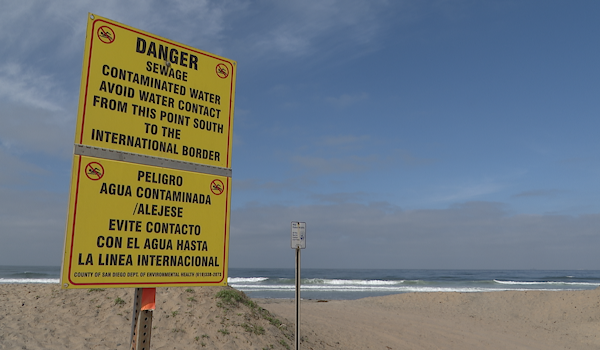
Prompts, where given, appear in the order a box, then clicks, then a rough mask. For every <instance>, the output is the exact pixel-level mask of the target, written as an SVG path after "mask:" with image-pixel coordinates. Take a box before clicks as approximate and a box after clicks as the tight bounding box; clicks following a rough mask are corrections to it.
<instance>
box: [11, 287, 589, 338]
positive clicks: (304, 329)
mask: <svg viewBox="0 0 600 350" xmlns="http://www.w3.org/2000/svg"><path fill="white" fill-rule="evenodd" d="M223 291H224V292H223ZM219 292H221V293H219ZM217 293H219V295H220V297H219V296H217ZM223 295H225V296H229V297H230V299H226V298H225V299H224V298H223ZM231 296H234V297H233V298H231ZM237 296H240V297H239V298H238V297H237ZM132 299H133V289H104V290H98V289H89V290H88V289H82V290H61V289H60V286H59V285H57V284H0V303H1V304H2V311H0V349H127V347H128V345H129V335H130V330H131V321H130V318H131V309H132V306H131V302H132ZM156 301H157V303H156V306H157V309H156V311H155V312H154V322H153V331H152V344H151V348H152V349H259V350H262V349H288V348H289V349H293V344H294V341H293V329H294V326H293V320H294V310H295V308H294V301H293V300H287V299H256V300H251V299H248V298H244V295H243V293H239V292H238V291H236V290H234V289H232V288H229V287H201V288H159V289H157V300H156ZM301 317H302V320H301V335H302V340H303V342H302V346H301V348H302V349H312V350H318V349H382V350H391V349H461V350H468V349H478V350H480V349H491V350H494V349H545V350H548V349H578V350H586V349H599V348H600V339H599V338H598V333H599V332H600V290H591V291H561V292H549V291H543V292H536V291H527V292H519V291H511V292H488V293H407V294H397V295H390V296H385V297H375V298H364V299H359V300H329V301H323V300H303V301H302V305H301Z"/></svg>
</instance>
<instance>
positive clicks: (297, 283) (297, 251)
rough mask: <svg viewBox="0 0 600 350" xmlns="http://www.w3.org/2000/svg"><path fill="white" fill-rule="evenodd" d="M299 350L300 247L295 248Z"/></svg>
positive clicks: (297, 344)
mask: <svg viewBox="0 0 600 350" xmlns="http://www.w3.org/2000/svg"><path fill="white" fill-rule="evenodd" d="M299 349H300V247H296V350H299Z"/></svg>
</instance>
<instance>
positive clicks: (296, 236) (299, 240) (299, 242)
mask: <svg viewBox="0 0 600 350" xmlns="http://www.w3.org/2000/svg"><path fill="white" fill-rule="evenodd" d="M305 248H306V223H305V222H295V221H293V222H292V249H295V250H296V332H295V333H296V350H299V349H300V249H305Z"/></svg>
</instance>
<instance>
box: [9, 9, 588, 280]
mask: <svg viewBox="0 0 600 350" xmlns="http://www.w3.org/2000/svg"><path fill="white" fill-rule="evenodd" d="M88 12H91V13H94V14H97V15H99V16H103V17H106V18H109V19H112V20H114V21H118V22H121V23H124V24H127V25H129V26H132V27H135V28H139V29H141V30H144V31H147V32H150V33H152V34H155V35H159V36H162V37H165V38H168V39H170V40H174V41H177V42H181V43H183V44H186V45H189V46H192V47H195V48H198V49H201V50H204V51H208V52H211V53H214V54H217V55H220V56H223V57H226V58H229V59H232V60H235V61H237V80H236V100H235V116H234V142H233V148H232V150H233V153H232V171H233V176H232V179H233V189H232V204H231V205H232V213H231V236H230V249H229V264H230V266H231V267H294V261H295V260H294V251H293V250H292V249H291V248H290V222H291V221H303V222H306V226H307V232H306V235H307V244H306V249H304V250H303V251H302V266H303V267H308V268H350V269H358V268H390V269H413V268H417V269H446V268H447V269H600V254H598V253H597V251H598V249H600V200H599V199H600V185H599V183H600V156H599V155H598V150H599V149H600V137H598V134H599V133H600V118H599V116H600V99H599V98H598V96H599V94H600V64H598V62H600V45H598V43H597V38H598V35H599V34H600V21H598V18H599V17H600V2H597V1H591V0H588V1H577V2H570V1H553V0H514V1H513V0H502V1H496V0H488V1H475V0H472V1H471V0H455V1H446V0H422V1H403V0H397V1H386V0H381V1H380V0H368V1H359V0H344V1H341V0H302V1H275V0H264V1H260V0H258V1H246V0H225V1H208V0H206V1H128V2H123V1H114V0H107V1H102V2H98V1H81V0H77V1H75V0H73V1H41V0H39V1H19V2H14V1H0V32H1V33H3V35H2V36H0V265H52V266H59V265H60V264H61V261H62V252H63V245H64V237H65V221H66V217H67V209H68V208H67V206H68V196H69V182H70V176H71V166H72V164H71V163H72V154H73V140H74V134H75V124H76V119H77V104H78V100H79V87H80V81H81V69H82V61H83V51H84V43H85V30H86V24H87V14H88Z"/></svg>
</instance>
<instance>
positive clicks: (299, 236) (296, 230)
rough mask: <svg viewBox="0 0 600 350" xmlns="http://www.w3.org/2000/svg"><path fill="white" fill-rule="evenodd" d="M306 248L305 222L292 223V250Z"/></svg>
mask: <svg viewBox="0 0 600 350" xmlns="http://www.w3.org/2000/svg"><path fill="white" fill-rule="evenodd" d="M296 248H300V249H304V248H306V222H296V221H292V249H296Z"/></svg>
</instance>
